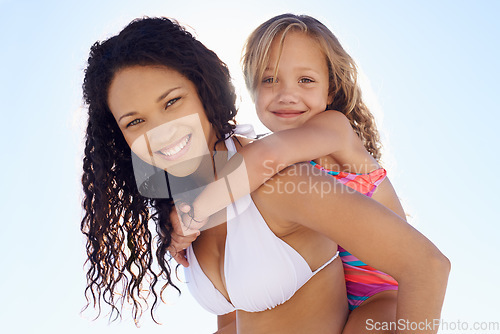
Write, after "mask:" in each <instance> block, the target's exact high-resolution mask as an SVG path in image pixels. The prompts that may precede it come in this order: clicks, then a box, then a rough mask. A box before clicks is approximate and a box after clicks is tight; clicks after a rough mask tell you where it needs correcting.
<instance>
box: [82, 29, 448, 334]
mask: <svg viewBox="0 0 500 334" xmlns="http://www.w3.org/2000/svg"><path fill="white" fill-rule="evenodd" d="M88 63H89V64H88V67H87V70H86V75H85V81H84V87H83V88H84V97H85V101H86V103H87V105H88V108H89V125H88V128H87V137H86V148H85V159H84V175H83V178H82V183H83V185H84V191H85V200H84V207H85V209H86V215H85V217H84V219H83V221H82V231H83V232H84V233H85V235H86V236H87V237H88V242H87V252H88V256H89V262H90V269H89V271H88V273H87V279H88V287H87V292H88V293H90V294H91V295H92V298H93V300H94V303H100V300H101V299H103V300H104V301H105V302H106V303H108V304H110V305H111V306H112V308H113V310H116V311H119V310H118V309H117V308H116V305H117V304H118V301H117V300H116V299H115V298H114V293H115V292H116V291H117V290H118V287H117V284H118V285H119V284H121V283H124V288H123V290H122V291H120V292H121V294H122V296H123V298H131V299H132V301H133V303H134V309H133V312H134V314H133V316H134V319H138V318H139V317H140V314H141V313H142V308H141V304H140V302H141V300H145V299H146V298H147V296H145V295H143V294H142V293H141V291H142V289H143V288H144V287H143V284H144V283H145V282H149V287H148V288H147V289H146V290H147V291H148V292H150V293H152V294H153V299H154V303H153V308H154V307H155V306H156V304H157V297H158V293H157V291H156V290H155V288H156V284H157V282H158V280H159V278H160V276H161V277H162V278H164V279H166V284H172V281H171V279H170V275H171V271H170V267H169V265H168V262H167V261H166V260H165V252H166V249H167V247H168V246H169V244H170V242H171V239H170V233H171V232H172V223H171V221H170V218H169V214H170V211H171V209H172V207H173V203H172V200H170V199H147V198H144V197H142V196H141V195H140V193H139V189H138V187H137V185H136V182H135V181H136V180H135V177H134V170H133V164H132V157H131V153H130V150H129V148H131V149H132V151H133V152H134V153H135V154H136V155H137V156H138V157H139V158H141V159H142V160H144V161H146V162H148V163H151V164H153V165H155V166H157V167H159V168H161V169H165V170H168V172H169V174H172V175H174V176H176V177H178V179H180V180H184V179H190V180H193V181H195V182H198V183H199V182H205V183H206V182H207V181H209V180H208V178H209V177H208V176H209V175H210V174H211V172H213V168H214V166H213V165H217V166H218V164H219V163H221V164H223V162H224V161H226V160H227V158H228V156H230V155H231V154H234V152H235V151H236V150H237V149H239V148H241V146H244V145H246V144H247V143H248V140H247V139H245V138H243V137H239V138H238V139H239V140H236V141H235V139H234V138H235V136H232V134H233V132H234V129H235V126H234V122H233V120H234V116H235V114H236V110H235V108H234V90H233V88H232V86H231V84H230V77H229V73H228V71H227V69H226V67H225V66H224V64H223V63H222V62H221V61H220V60H219V59H218V58H217V56H216V55H215V54H214V53H213V52H211V51H209V50H207V49H206V48H205V47H204V46H203V45H202V44H201V43H199V42H198V41H196V40H195V39H194V38H193V37H192V36H191V35H190V34H189V33H187V32H185V31H184V30H183V29H182V28H181V27H179V26H178V25H177V24H175V23H173V22H171V21H169V20H167V19H142V20H138V21H134V22H132V23H131V24H130V25H129V26H127V27H126V28H125V29H124V30H123V31H122V32H121V33H120V34H119V35H117V36H114V37H112V38H110V39H109V40H107V41H104V42H102V43H96V44H95V45H94V46H93V47H92V50H91V54H90V57H89V62H88ZM214 152H218V153H217V154H216V155H215V158H214V159H213V162H214V164H213V165H212V164H209V167H211V168H210V170H209V171H207V168H206V167H204V165H203V163H204V159H203V156H207V153H211V154H208V156H209V157H210V156H212V154H213V153H214ZM200 166H201V167H200ZM218 167H219V166H218ZM294 168H295V169H294ZM288 171H289V172H290V173H286V175H279V176H277V177H275V178H273V179H272V180H271V181H270V182H268V183H267V187H265V188H264V187H262V188H260V189H259V190H258V191H257V192H254V193H253V194H252V196H247V197H245V198H243V199H242V200H243V202H240V203H238V202H237V203H236V204H235V206H234V207H231V208H229V209H228V216H229V217H231V219H230V221H229V222H228V223H227V224H219V225H217V226H215V227H212V228H210V229H207V230H205V231H203V232H202V233H201V235H200V236H199V237H198V239H197V240H196V242H195V243H193V247H192V249H190V252H191V259H192V261H194V260H196V262H197V263H198V266H196V268H197V269H194V270H192V271H191V272H190V273H189V274H188V277H189V280H190V281H189V282H188V284H190V289H191V290H192V291H194V292H195V297H197V298H198V300H199V301H201V302H202V305H204V306H205V307H207V308H211V309H212V310H213V311H214V312H215V313H217V314H218V315H219V327H220V330H221V332H222V331H223V330H225V329H224V327H225V328H226V329H228V330H233V331H234V330H237V332H238V333H248V332H251V333H264V332H273V333H279V332H283V333H292V332H298V333H300V332H302V333H303V332H318V333H321V332H328V333H339V332H341V331H342V327H343V324H344V323H345V320H346V317H347V303H346V297H345V285H344V280H343V271H342V265H341V263H340V261H339V260H338V259H337V252H336V250H337V242H338V243H341V244H342V245H343V246H344V247H346V248H348V249H349V250H351V251H352V252H353V253H355V254H357V255H358V256H359V257H360V259H362V260H363V261H364V262H368V263H370V264H373V265H375V266H376V267H377V268H380V269H381V270H383V271H386V272H388V273H389V274H391V275H392V276H393V277H394V278H396V279H397V280H398V282H399V294H398V310H397V312H398V313H397V316H398V319H405V320H408V321H414V322H415V321H416V322H420V321H425V320H426V319H429V321H432V319H434V318H438V317H439V313H440V309H441V305H442V300H443V298H444V290H445V287H446V279H447V275H448V271H449V264H448V261H447V259H446V258H445V257H444V256H443V255H442V254H441V253H440V252H439V250H437V248H436V247H435V246H434V245H432V243H430V242H429V241H428V240H427V239H426V238H425V237H423V236H422V235H421V234H420V233H418V232H417V231H415V230H414V229H413V228H411V227H410V226H409V225H408V224H406V223H405V222H404V221H403V220H402V219H401V218H399V217H398V216H397V215H395V214H393V213H392V212H390V211H389V210H388V209H386V208H384V207H383V206H381V205H379V204H377V203H376V202H374V201H372V200H371V199H369V198H366V197H364V196H363V195H360V194H357V193H352V192H349V191H345V188H344V186H343V185H341V184H339V183H336V182H335V181H334V180H333V179H332V178H331V177H329V176H327V175H324V174H318V173H314V171H313V168H312V167H311V166H310V165H296V166H294V167H292V168H290V169H288ZM215 172H216V171H215ZM135 176H137V175H135ZM171 179H172V178H171V177H170V176H169V183H172V182H171V181H170V180H171ZM316 183H320V184H322V185H328V191H326V190H325V186H323V187H321V193H319V192H314V191H313V192H308V193H307V194H303V193H301V192H291V193H290V192H288V191H287V189H289V188H291V187H295V189H300V188H301V187H303V186H304V185H306V186H307V185H312V184H316ZM280 185H281V188H280ZM280 189H282V190H280ZM316 189H319V188H316ZM271 190H272V191H271ZM253 202H255V205H254V204H253ZM240 204H241V205H240ZM240 209H241V210H240ZM312 217H314V218H312ZM149 219H153V220H154V221H155V223H156V229H157V232H158V235H159V238H158V250H157V252H156V253H157V254H156V255H157V260H158V263H159V265H160V267H161V269H162V271H161V272H156V271H155V270H154V266H153V256H152V235H151V233H150V232H149V230H148V227H147V224H148V221H149ZM256 222H258V224H257V223H256ZM360 230H363V231H364V233H363V235H364V236H363V237H361V238H360V236H359V235H358V232H359V231H360ZM249 233H250V234H249ZM252 233H253V234H252ZM252 236H253V237H252ZM366 236H369V237H366ZM226 237H227V240H226ZM266 240H267V241H266ZM261 247H262V248H263V249H268V250H269V249H271V250H275V251H276V253H273V256H279V258H280V259H283V260H284V261H283V263H284V265H283V266H282V267H281V270H282V271H281V273H280V276H279V278H282V277H285V276H287V275H288V274H287V273H293V274H294V275H295V276H296V278H297V280H296V281H295V284H291V285H290V284H289V282H288V280H287V279H277V280H273V277H272V276H269V277H268V278H267V279H264V280H263V279H262V277H263V276H264V275H265V271H261V270H259V268H261V266H262V265H263V264H264V263H266V258H265V257H266V254H267V255H269V253H266V252H264V253H262V252H261V253H260V257H259V256H255V255H254V254H253V252H257V251H259V249H260V248H261ZM250 261H253V262H252V263H253V264H254V266H253V267H251V266H249V263H250ZM271 262H272V263H275V261H274V260H272V261H267V263H271ZM249 267H250V270H248V269H249ZM424 269H425V270H424ZM427 271H431V272H433V274H434V275H433V276H432V277H429V275H426V274H425V272H427ZM243 279H245V280H246V282H247V283H246V285H245V286H243V289H242V287H241V283H242V280H243ZM250 287H252V291H250V290H249V289H250ZM266 287H270V288H269V289H266ZM277 289H281V291H277ZM281 292H282V293H281ZM210 294H212V296H215V297H213V298H211V297H210ZM234 309H236V310H237V311H236V318H237V322H236V323H235V322H233V321H232V320H233V318H232V317H233V315H234V313H231V312H232V310H234ZM236 324H237V328H235V327H234V326H235V325H236ZM401 332H404V331H401ZM422 332H425V331H422ZM428 332H429V333H433V332H435V330H434V329H431V330H430V331H428Z"/></svg>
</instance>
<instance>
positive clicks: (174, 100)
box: [165, 97, 181, 109]
mask: <svg viewBox="0 0 500 334" xmlns="http://www.w3.org/2000/svg"><path fill="white" fill-rule="evenodd" d="M180 99H181V98H180V97H176V98H175V99H172V100H169V101H168V102H167V104H166V105H165V109H167V108H168V107H170V106H171V105H173V104H174V103H175V102H177V101H179V100H180Z"/></svg>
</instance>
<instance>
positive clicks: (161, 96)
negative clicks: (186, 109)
mask: <svg viewBox="0 0 500 334" xmlns="http://www.w3.org/2000/svg"><path fill="white" fill-rule="evenodd" d="M180 88H181V87H180V86H179V87H174V88H170V89H169V90H167V91H166V92H165V93H163V94H161V95H160V97H158V99H156V102H160V101H161V100H163V99H164V98H165V97H167V96H168V94H170V93H172V92H173V91H174V90H176V89H180Z"/></svg>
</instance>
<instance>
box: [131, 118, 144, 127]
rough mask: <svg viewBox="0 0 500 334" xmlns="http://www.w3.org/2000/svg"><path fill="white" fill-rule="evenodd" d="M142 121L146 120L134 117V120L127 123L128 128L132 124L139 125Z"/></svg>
mask: <svg viewBox="0 0 500 334" xmlns="http://www.w3.org/2000/svg"><path fill="white" fill-rule="evenodd" d="M142 122H144V121H143V120H142V119H140V118H137V119H134V120H133V121H132V122H130V123H128V124H127V128H128V127H130V126H134V125H137V124H139V123H142Z"/></svg>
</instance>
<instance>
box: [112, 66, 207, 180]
mask: <svg viewBox="0 0 500 334" xmlns="http://www.w3.org/2000/svg"><path fill="white" fill-rule="evenodd" d="M108 105H109V109H110V110H111V113H112V114H113V116H114V118H115V120H116V122H117V123H118V126H119V128H120V130H121V131H122V133H123V136H124V137H125V140H126V141H127V143H128V145H129V146H130V148H131V149H132V151H133V152H134V153H135V154H136V155H137V156H139V158H141V159H142V160H144V161H145V162H147V163H149V164H151V165H154V166H156V167H158V168H161V169H164V170H166V171H168V172H169V173H170V174H172V175H175V176H179V177H182V176H187V175H190V174H192V173H193V172H194V171H195V170H196V169H197V168H198V166H199V164H200V162H201V159H202V157H203V156H204V155H206V154H209V153H210V152H209V147H213V145H214V143H215V140H216V136H215V133H214V131H213V128H212V126H211V124H210V122H209V121H208V119H207V116H206V114H205V109H204V108H203V103H202V101H201V100H200V98H199V95H198V92H197V90H196V86H195V85H194V84H193V83H192V82H191V81H190V80H188V79H187V78H186V77H184V76H183V75H182V74H180V73H179V72H177V71H175V70H173V69H170V68H168V67H165V66H152V65H151V66H139V65H136V66H130V67H126V68H124V69H121V70H119V71H118V72H117V73H116V74H115V76H114V77H113V80H112V81H111V84H110V87H109V90H108Z"/></svg>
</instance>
